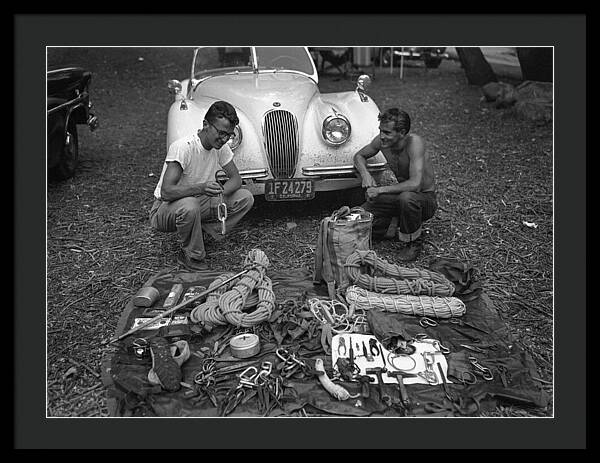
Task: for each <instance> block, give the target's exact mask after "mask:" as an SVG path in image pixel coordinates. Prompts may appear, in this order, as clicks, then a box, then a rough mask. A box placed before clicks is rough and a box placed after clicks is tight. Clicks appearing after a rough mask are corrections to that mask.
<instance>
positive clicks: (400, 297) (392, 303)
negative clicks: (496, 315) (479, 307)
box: [346, 285, 467, 318]
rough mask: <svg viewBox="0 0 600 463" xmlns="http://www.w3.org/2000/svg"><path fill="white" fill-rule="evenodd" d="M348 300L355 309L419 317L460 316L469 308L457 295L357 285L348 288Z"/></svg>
mask: <svg viewBox="0 0 600 463" xmlns="http://www.w3.org/2000/svg"><path fill="white" fill-rule="evenodd" d="M346 301H348V304H350V305H351V306H353V307H354V308H355V310H370V309H376V310H381V311H384V312H397V313H403V314H408V315H415V316H419V317H423V316H425V317H434V318H452V317H460V316H462V315H464V313H465V312H466V310H467V309H466V307H465V304H464V302H463V301H461V300H460V299H458V298H457V297H442V296H413V295H410V294H381V293H375V292H372V291H368V290H366V289H364V288H361V287H359V286H355V285H352V286H349V287H348V288H347V289H346Z"/></svg>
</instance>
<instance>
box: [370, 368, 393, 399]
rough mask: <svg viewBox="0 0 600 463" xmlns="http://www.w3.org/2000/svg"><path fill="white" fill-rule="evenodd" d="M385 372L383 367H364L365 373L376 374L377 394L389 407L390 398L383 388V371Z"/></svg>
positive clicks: (385, 369)
mask: <svg viewBox="0 0 600 463" xmlns="http://www.w3.org/2000/svg"><path fill="white" fill-rule="evenodd" d="M385 372H387V368H385V367H383V368H382V367H375V368H367V369H366V373H367V374H368V375H377V383H378V385H379V396H380V397H381V401H382V402H383V403H384V404H386V405H387V406H388V407H389V406H390V405H391V403H392V398H391V397H390V396H389V395H387V394H386V393H385V391H384V390H383V373H385Z"/></svg>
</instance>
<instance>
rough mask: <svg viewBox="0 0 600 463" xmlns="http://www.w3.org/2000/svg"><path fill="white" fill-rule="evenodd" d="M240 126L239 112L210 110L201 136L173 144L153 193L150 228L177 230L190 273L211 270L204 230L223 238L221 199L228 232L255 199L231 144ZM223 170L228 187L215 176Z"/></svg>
mask: <svg viewBox="0 0 600 463" xmlns="http://www.w3.org/2000/svg"><path fill="white" fill-rule="evenodd" d="M238 123H239V119H238V117H237V114H236V112H235V108H234V107H233V106H231V105H230V104H229V103H227V102H225V101H217V102H215V103H213V104H212V105H211V107H210V108H209V109H208V111H207V112H206V115H205V117H204V122H203V124H202V128H201V129H199V130H198V132H197V133H195V134H193V135H191V136H188V137H184V138H181V139H179V140H176V141H174V142H173V143H172V144H171V146H170V147H169V150H168V152H167V157H166V159H165V163H164V166H163V170H162V173H161V176H160V180H159V181H158V185H156V189H155V190H154V196H155V198H156V199H155V201H154V204H153V205H152V208H151V210H150V224H151V225H152V227H153V228H154V229H156V230H158V231H165V232H174V231H176V232H177V234H178V237H179V241H180V243H181V250H180V252H179V254H178V256H177V261H178V262H179V263H180V264H181V265H183V266H184V267H186V268H188V269H190V270H202V269H206V268H207V266H206V263H205V262H204V259H205V257H206V251H205V250H204V239H203V237H202V231H203V230H204V231H205V232H206V233H208V234H209V235H210V236H212V237H213V238H214V239H215V240H217V241H219V240H220V239H222V238H223V235H221V234H220V231H221V223H220V222H219V221H218V220H217V218H218V205H219V203H220V195H221V194H223V200H224V202H225V204H227V219H226V222H225V223H226V231H231V229H232V228H233V227H234V226H235V225H236V224H237V223H238V222H239V221H240V219H241V218H242V217H243V216H244V215H246V213H247V212H248V211H249V210H250V208H251V207H252V205H253V204H254V196H253V195H252V193H251V192H250V191H248V190H246V189H243V188H241V186H242V178H241V177H240V173H239V171H238V169H237V167H236V165H235V163H234V161H233V152H232V151H231V148H230V147H229V145H228V144H227V142H228V141H229V140H230V139H231V138H232V137H233V134H234V131H233V130H234V128H235V126H236V125H237V124H238ZM220 169H222V170H224V171H225V173H226V174H227V177H228V180H227V181H226V182H225V184H224V185H223V186H221V184H220V183H219V182H217V181H216V180H215V173H216V172H217V171H218V170H220Z"/></svg>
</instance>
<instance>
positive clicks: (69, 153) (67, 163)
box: [52, 120, 79, 180]
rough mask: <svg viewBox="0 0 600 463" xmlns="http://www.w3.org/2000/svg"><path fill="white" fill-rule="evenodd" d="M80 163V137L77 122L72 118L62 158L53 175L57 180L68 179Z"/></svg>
mask: <svg viewBox="0 0 600 463" xmlns="http://www.w3.org/2000/svg"><path fill="white" fill-rule="evenodd" d="M78 164H79V138H78V136H77V124H76V123H75V122H74V121H72V120H71V121H69V125H68V127H67V132H66V135H65V140H64V145H63V148H62V152H61V155H60V160H59V161H58V164H57V165H56V167H54V169H53V170H52V177H53V178H55V179H56V180H66V179H67V178H70V177H72V176H73V175H74V174H75V169H76V168H77V165H78Z"/></svg>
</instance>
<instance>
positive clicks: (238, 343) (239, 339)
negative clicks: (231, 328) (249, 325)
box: [229, 333, 260, 359]
mask: <svg viewBox="0 0 600 463" xmlns="http://www.w3.org/2000/svg"><path fill="white" fill-rule="evenodd" d="M229 349H230V350H231V355H233V356H234V357H235V358H239V359H245V358H248V357H252V356H254V355H256V354H258V353H259V352H260V341H259V339H258V336H257V335H255V334H252V333H244V334H238V335H237V336H234V337H233V338H231V340H230V341H229Z"/></svg>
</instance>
